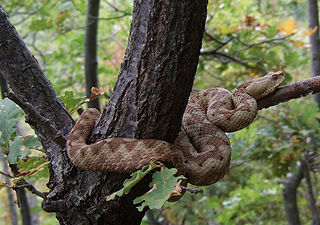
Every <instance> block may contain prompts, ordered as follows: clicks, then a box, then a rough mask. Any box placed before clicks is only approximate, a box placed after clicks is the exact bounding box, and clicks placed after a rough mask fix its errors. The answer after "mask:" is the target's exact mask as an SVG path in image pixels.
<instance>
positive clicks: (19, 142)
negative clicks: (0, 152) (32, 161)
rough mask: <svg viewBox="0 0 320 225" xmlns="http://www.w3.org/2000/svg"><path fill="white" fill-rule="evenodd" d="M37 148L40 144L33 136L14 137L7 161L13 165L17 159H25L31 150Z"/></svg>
mask: <svg viewBox="0 0 320 225" xmlns="http://www.w3.org/2000/svg"><path fill="white" fill-rule="evenodd" d="M39 146H41V144H40V142H39V140H38V139H37V138H36V137H35V136H25V137H22V136H16V137H15V138H14V140H13V142H12V143H11V144H10V150H9V154H8V157H7V160H8V162H9V163H10V164H15V163H16V162H17V161H18V160H19V159H24V158H26V156H28V155H29V154H30V153H31V151H30V149H31V148H37V147H39Z"/></svg>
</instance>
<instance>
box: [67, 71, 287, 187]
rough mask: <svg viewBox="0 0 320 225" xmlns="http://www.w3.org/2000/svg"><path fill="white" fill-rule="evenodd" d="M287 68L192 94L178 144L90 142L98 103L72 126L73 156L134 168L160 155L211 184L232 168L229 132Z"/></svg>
mask: <svg viewBox="0 0 320 225" xmlns="http://www.w3.org/2000/svg"><path fill="white" fill-rule="evenodd" d="M283 80H284V74H283V72H282V71H279V72H274V73H269V74H267V75H266V76H264V77H261V78H257V79H254V80H251V81H249V82H246V83H244V84H242V85H240V86H238V87H237V88H236V89H235V90H234V91H233V92H229V91H228V90H226V89H223V88H211V89H207V90H204V91H201V92H199V93H197V94H194V95H192V96H191V97H190V99H189V101H188V105H187V107H186V110H185V113H184V115H183V119H182V127H181V132H180V133H179V135H178V137H177V138H176V140H175V142H174V144H170V143H168V142H165V141H161V140H154V139H131V138H108V139H105V140H101V141H98V142H96V143H93V144H90V145H88V144H86V141H87V139H88V138H89V136H90V134H91V130H92V128H93V127H94V125H95V122H96V120H97V119H98V118H99V116H100V113H99V112H98V111H97V110H96V109H88V110H86V111H85V112H84V113H82V115H81V116H80V118H79V120H78V121H77V123H76V124H75V126H74V128H73V129H72V131H71V132H70V135H69V137H68V141H67V152H68V155H69V157H70V159H71V161H72V162H73V163H74V164H75V165H76V166H78V167H81V168H83V169H87V170H99V171H114V172H119V173H131V172H133V171H135V170H138V169H140V168H141V167H142V166H144V165H147V164H149V163H151V162H154V161H160V162H163V163H164V164H165V165H167V166H168V167H175V168H177V169H178V173H179V174H183V175H185V177H187V178H188V182H189V183H191V184H194V185H210V184H213V183H215V182H217V181H218V180H219V179H221V178H222V177H223V176H224V174H225V173H226V171H227V170H228V168H229V164H230V159H231V147H230V141H229V139H228V137H227V135H226V134H225V132H232V131H237V130H240V129H242V128H244V127H246V126H248V125H249V124H250V123H251V122H252V121H253V120H254V119H255V117H256V114H257V111H258V108H257V102H256V100H258V99H259V98H262V97H264V96H266V95H269V94H271V93H272V92H274V90H275V89H276V88H277V87H278V86H279V85H280V84H281V83H282V82H283Z"/></svg>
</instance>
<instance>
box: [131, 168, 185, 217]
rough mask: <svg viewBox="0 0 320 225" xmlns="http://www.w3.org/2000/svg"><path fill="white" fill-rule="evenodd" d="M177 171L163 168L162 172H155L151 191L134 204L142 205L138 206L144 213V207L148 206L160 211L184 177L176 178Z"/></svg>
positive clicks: (138, 198) (137, 199)
mask: <svg viewBox="0 0 320 225" xmlns="http://www.w3.org/2000/svg"><path fill="white" fill-rule="evenodd" d="M176 173H177V169H175V168H172V169H168V168H162V169H161V171H158V172H155V173H154V174H153V175H152V182H151V183H150V184H149V186H150V187H151V190H150V191H148V192H147V193H145V194H144V195H142V196H140V197H137V198H136V199H135V200H134V201H133V203H134V204H138V203H141V202H142V204H141V205H140V206H138V207H137V208H138V210H139V211H142V210H143V208H144V207H146V206H148V207H149V208H150V209H160V208H161V207H162V206H163V205H164V203H165V202H166V201H167V200H168V199H169V197H170V194H171V192H172V191H174V190H175V185H176V184H177V183H178V180H179V179H182V178H184V177H183V176H178V177H175V176H174V175H175V174H176Z"/></svg>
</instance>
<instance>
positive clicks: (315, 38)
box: [308, 0, 320, 107]
mask: <svg viewBox="0 0 320 225" xmlns="http://www.w3.org/2000/svg"><path fill="white" fill-rule="evenodd" d="M308 22H309V28H311V29H314V28H315V27H317V28H318V29H317V30H316V32H315V33H314V34H312V35H310V44H311V48H310V56H311V62H310V65H311V75H312V77H315V76H319V75H320V40H319V13H318V1H317V0H308ZM312 98H313V100H314V101H316V102H317V103H318V106H319V107H320V94H319V93H317V94H314V95H313V96H312Z"/></svg>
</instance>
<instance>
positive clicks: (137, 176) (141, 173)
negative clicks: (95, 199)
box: [106, 163, 160, 201]
mask: <svg viewBox="0 0 320 225" xmlns="http://www.w3.org/2000/svg"><path fill="white" fill-rule="evenodd" d="M159 167H160V165H159V164H156V163H151V164H150V165H146V166H144V167H142V168H141V169H140V170H138V171H135V172H134V173H132V174H131V178H130V179H126V180H125V181H124V182H123V188H121V189H120V190H119V191H117V192H114V193H112V194H110V195H108V196H106V199H107V201H110V200H113V199H114V198H115V197H116V196H119V197H121V196H122V195H124V194H128V193H129V191H130V190H131V188H132V187H134V186H135V185H136V184H137V183H138V182H139V181H140V180H141V179H142V178H143V177H145V176H146V175H147V174H148V173H150V172H151V171H152V170H153V169H155V168H159Z"/></svg>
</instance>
